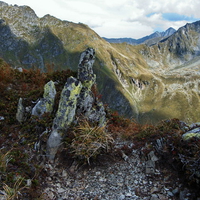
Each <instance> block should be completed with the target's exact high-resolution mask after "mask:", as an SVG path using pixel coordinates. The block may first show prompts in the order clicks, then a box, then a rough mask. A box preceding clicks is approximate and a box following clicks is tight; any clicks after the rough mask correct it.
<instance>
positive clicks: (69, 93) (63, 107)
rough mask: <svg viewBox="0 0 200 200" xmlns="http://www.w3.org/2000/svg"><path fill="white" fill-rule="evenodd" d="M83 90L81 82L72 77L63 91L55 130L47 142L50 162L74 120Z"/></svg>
mask: <svg viewBox="0 0 200 200" xmlns="http://www.w3.org/2000/svg"><path fill="white" fill-rule="evenodd" d="M81 88H82V84H81V82H80V81H78V80H77V79H76V78H74V77H70V78H68V79H67V82H66V84H65V86H64V88H63V90H62V93H61V97H60V102H59V107H58V111H57V113H56V117H55V119H54V122H53V127H52V129H53V130H52V132H51V135H50V137H49V139H48V141H47V156H48V157H49V159H50V160H53V159H54V157H55V155H56V153H57V150H58V148H59V146H60V144H61V140H62V135H63V132H64V131H66V130H67V128H68V127H69V125H70V124H71V123H72V121H73V120H74V117H75V113H76V107H77V99H78V97H79V94H80V91H81Z"/></svg>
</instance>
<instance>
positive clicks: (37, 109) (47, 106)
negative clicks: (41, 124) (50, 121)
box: [32, 81, 56, 117]
mask: <svg viewBox="0 0 200 200" xmlns="http://www.w3.org/2000/svg"><path fill="white" fill-rule="evenodd" d="M55 96H56V89H55V85H54V82H53V81H49V82H48V83H47V84H46V85H45V86H44V94H43V98H42V99H40V100H39V101H38V102H37V104H36V105H35V106H34V107H33V109H32V115H35V116H38V117H41V116H42V115H43V114H44V113H51V112H52V111H53V105H54V99H55Z"/></svg>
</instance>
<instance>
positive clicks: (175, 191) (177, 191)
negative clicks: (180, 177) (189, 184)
mask: <svg viewBox="0 0 200 200" xmlns="http://www.w3.org/2000/svg"><path fill="white" fill-rule="evenodd" d="M172 193H173V194H174V195H176V194H178V193H179V189H178V187H177V188H175V189H174V190H173V191H172Z"/></svg>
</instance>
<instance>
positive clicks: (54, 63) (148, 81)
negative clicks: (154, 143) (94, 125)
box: [0, 1, 200, 123]
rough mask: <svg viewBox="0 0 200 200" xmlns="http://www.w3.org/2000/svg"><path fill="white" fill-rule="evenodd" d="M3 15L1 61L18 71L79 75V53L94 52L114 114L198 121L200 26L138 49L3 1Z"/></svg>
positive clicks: (100, 84) (99, 83) (193, 25)
mask: <svg viewBox="0 0 200 200" xmlns="http://www.w3.org/2000/svg"><path fill="white" fill-rule="evenodd" d="M0 12H1V16H0V18H1V19H0V36H1V37H0V57H1V58H2V59H4V60H5V61H6V62H7V63H9V64H10V65H11V66H13V67H14V68H17V67H23V68H26V69H30V68H39V69H40V70H42V71H48V70H62V69H71V70H74V71H77V70H78V68H77V66H78V64H79V63H78V60H79V58H78V57H79V54H80V53H81V52H82V51H84V50H85V49H86V48H87V47H92V48H94V49H95V51H96V55H95V56H96V62H95V63H94V72H95V74H96V80H97V87H98V90H99V92H100V94H101V95H102V101H103V103H105V104H108V105H109V107H110V108H111V109H113V110H117V111H118V112H119V113H120V114H122V115H124V116H127V117H129V118H134V119H135V120H138V121H139V122H141V123H148V122H150V123H155V122H157V121H159V120H161V119H168V118H172V117H173V118H174V117H175V118H179V119H181V120H183V121H186V122H189V123H192V122H194V121H198V120H199V117H200V116H199V113H200V110H199V109H200V105H199V104H200V99H199V52H200V51H199V49H200V43H199V37H200V31H199V30H200V29H199V24H200V22H199V21H197V22H195V23H191V24H186V25H185V26H184V27H181V28H180V29H179V30H177V31H175V30H173V29H169V30H167V31H166V32H163V33H159V37H155V38H160V39H159V40H154V41H153V42H150V43H149V44H150V45H148V44H147V45H146V44H140V45H135V46H133V45H130V44H128V43H120V44H116V43H112V44H111V43H108V42H107V41H105V40H104V39H103V38H101V37H99V36H98V35H97V34H96V33H95V32H94V31H93V30H91V29H90V28H89V27H88V26H87V25H84V24H81V23H79V24H75V23H72V22H68V21H61V20H59V19H57V18H55V17H53V16H50V15H45V16H44V17H42V18H39V17H37V15H36V14H35V12H34V11H33V10H32V9H31V8H30V7H28V6H17V5H14V6H11V5H8V4H6V3H4V2H2V1H1V2H0ZM174 31H175V32H174ZM160 36H161V37H160ZM152 37H153V36H152ZM155 38H153V39H155Z"/></svg>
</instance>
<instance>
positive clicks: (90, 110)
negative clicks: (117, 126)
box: [77, 48, 106, 126]
mask: <svg viewBox="0 0 200 200" xmlns="http://www.w3.org/2000/svg"><path fill="white" fill-rule="evenodd" d="M94 59H95V51H94V49H93V48H88V49H87V50H86V51H84V52H83V53H82V54H81V57H80V61H79V66H78V79H79V80H80V81H81V83H82V85H83V88H82V90H81V93H80V98H79V101H78V110H77V113H78V114H82V115H83V116H85V117H86V118H87V119H89V120H90V121H92V122H97V123H98V124H99V126H103V125H105V122H106V117H105V115H106V113H105V111H104V107H103V104H102V103H101V102H100V101H99V100H98V99H97V98H95V97H94V94H93V93H92V91H91V88H92V86H94V85H95V83H96V75H95V74H94V72H93V69H92V67H93V64H94Z"/></svg>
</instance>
